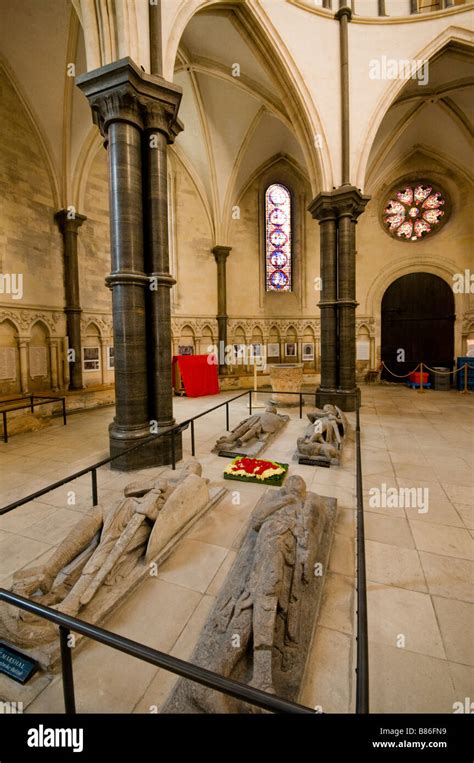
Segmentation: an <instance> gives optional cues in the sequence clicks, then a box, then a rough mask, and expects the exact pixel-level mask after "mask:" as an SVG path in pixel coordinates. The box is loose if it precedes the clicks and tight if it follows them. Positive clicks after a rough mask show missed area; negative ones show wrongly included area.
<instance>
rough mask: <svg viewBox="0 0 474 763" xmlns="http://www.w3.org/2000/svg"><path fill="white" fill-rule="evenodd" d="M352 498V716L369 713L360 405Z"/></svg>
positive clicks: (357, 412)
mask: <svg viewBox="0 0 474 763" xmlns="http://www.w3.org/2000/svg"><path fill="white" fill-rule="evenodd" d="M355 437H356V497H357V513H356V516H357V530H356V540H357V571H356V580H357V583H356V586H357V610H356V613H357V637H356V638H357V667H356V673H357V678H356V713H368V712H369V645H368V634H367V579H366V565H365V531H364V488H363V479H362V454H361V446H360V402H358V403H357V408H356V430H355Z"/></svg>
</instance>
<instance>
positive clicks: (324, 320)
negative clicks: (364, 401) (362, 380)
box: [308, 185, 370, 411]
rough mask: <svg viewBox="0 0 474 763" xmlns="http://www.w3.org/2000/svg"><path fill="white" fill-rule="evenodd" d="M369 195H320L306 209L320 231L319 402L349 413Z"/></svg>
mask: <svg viewBox="0 0 474 763" xmlns="http://www.w3.org/2000/svg"><path fill="white" fill-rule="evenodd" d="M369 199H370V197H369V196H364V195H363V194H361V192H360V191H359V190H358V189H357V188H354V186H347V185H346V186H341V187H340V188H338V189H336V190H334V191H330V192H327V193H320V194H319V195H318V196H317V197H316V198H315V199H314V201H313V202H312V203H311V204H310V206H309V207H308V209H309V211H310V212H311V214H312V215H313V217H314V218H315V219H316V220H319V224H320V229H321V237H320V240H321V244H320V246H321V279H322V292H321V301H320V302H319V308H320V310H321V385H320V387H319V388H318V389H317V391H316V404H317V405H318V406H323V405H326V403H332V404H333V405H338V406H339V408H341V409H342V410H343V411H353V410H354V409H355V407H356V405H357V403H358V400H359V395H360V390H359V389H358V388H357V386H356V334H355V310H356V307H357V302H356V265H355V225H356V222H357V218H358V217H359V215H360V214H362V212H363V211H364V209H365V206H366V204H367V202H368V201H369Z"/></svg>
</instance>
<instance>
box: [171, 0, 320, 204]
mask: <svg viewBox="0 0 474 763" xmlns="http://www.w3.org/2000/svg"><path fill="white" fill-rule="evenodd" d="M213 7H216V8H218V7H219V0H190V1H189V2H187V3H183V4H182V5H181V6H180V7H179V9H178V10H177V12H176V13H175V15H174V17H173V18H169V19H168V28H169V29H170V32H169V35H168V38H167V42H166V44H165V46H164V55H163V63H164V66H163V73H164V77H165V78H166V79H169V80H172V79H173V73H174V64H175V61H176V57H177V52H178V47H179V43H180V40H181V38H182V35H183V33H184V31H185V29H186V26H187V25H188V23H189V22H190V21H191V19H192V17H193V16H194V15H195V14H196V13H197V12H198V11H201V10H204V9H209V8H213ZM229 8H231V9H232V10H233V11H234V12H235V15H236V18H237V21H238V23H239V24H240V25H241V27H242V29H244V30H245V33H246V35H247V37H248V38H250V39H249V40H247V41H248V43H249V44H253V45H254V46H255V47H256V48H258V50H259V51H260V53H262V54H266V55H267V56H268V57H270V56H271V68H272V70H273V71H274V74H275V76H276V77H277V78H278V79H279V81H281V82H282V83H283V87H284V90H285V93H286V98H287V108H288V111H289V114H290V119H291V121H292V123H293V126H294V129H295V133H296V136H297V138H298V140H299V142H300V145H301V148H302V151H303V155H304V157H305V161H306V164H307V166H308V171H309V176H310V180H311V187H312V191H313V195H316V193H317V192H318V191H319V190H320V189H321V188H325V187H327V188H331V187H332V185H333V169H332V166H331V153H330V151H329V148H328V143H327V139H326V135H325V130H324V128H323V122H322V120H321V118H320V116H319V113H318V110H317V108H316V105H315V104H314V102H313V99H312V98H311V96H310V93H309V91H308V88H307V86H306V83H305V81H304V77H303V76H302V74H301V72H300V71H299V70H298V67H297V66H296V64H295V62H294V61H293V59H292V57H291V55H290V54H289V53H288V52H287V51H286V48H285V45H284V43H283V40H281V39H280V38H279V36H278V35H277V32H276V30H275V27H274V25H273V24H272V23H271V21H270V19H269V18H268V16H267V14H266V13H265V11H264V10H263V9H261V8H258V7H257V6H253V5H252V6H250V5H247V4H246V3H245V4H244V3H240V2H235V3H231V4H230V5H228V6H227V9H229ZM315 135H318V136H320V138H321V141H320V142H321V143H322V148H320V149H319V150H316V146H315Z"/></svg>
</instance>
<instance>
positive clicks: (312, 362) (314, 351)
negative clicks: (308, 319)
mask: <svg viewBox="0 0 474 763" xmlns="http://www.w3.org/2000/svg"><path fill="white" fill-rule="evenodd" d="M301 362H302V363H303V369H304V371H306V372H310V373H314V371H316V370H317V368H318V348H317V345H316V335H315V332H314V328H313V326H311V325H310V324H308V325H306V326H305V327H304V329H303V335H302V340H301Z"/></svg>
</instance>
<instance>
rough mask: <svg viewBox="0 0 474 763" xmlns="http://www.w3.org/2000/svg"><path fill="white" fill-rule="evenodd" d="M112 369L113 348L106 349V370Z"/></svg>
mask: <svg viewBox="0 0 474 763" xmlns="http://www.w3.org/2000/svg"><path fill="white" fill-rule="evenodd" d="M114 368H115V365H114V348H113V347H107V370H108V371H112V370H113V369H114Z"/></svg>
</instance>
